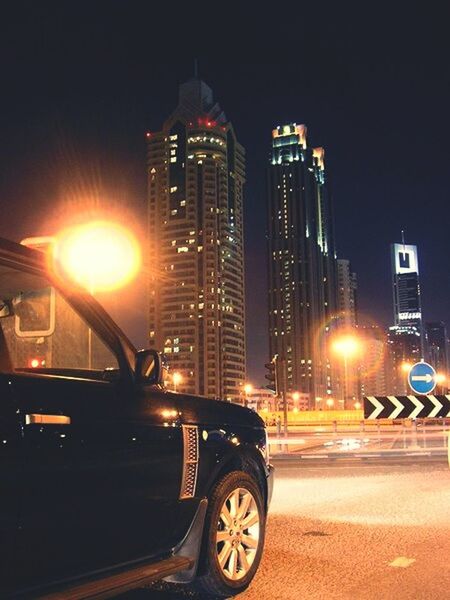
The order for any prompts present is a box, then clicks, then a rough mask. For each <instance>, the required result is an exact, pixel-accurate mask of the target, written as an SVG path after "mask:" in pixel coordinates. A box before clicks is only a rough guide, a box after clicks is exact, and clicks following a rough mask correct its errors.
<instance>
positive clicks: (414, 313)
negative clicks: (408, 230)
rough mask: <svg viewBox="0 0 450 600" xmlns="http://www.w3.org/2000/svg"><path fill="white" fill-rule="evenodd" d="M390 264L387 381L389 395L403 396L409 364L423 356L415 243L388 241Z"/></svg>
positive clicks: (405, 390) (405, 392)
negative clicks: (391, 301)
mask: <svg viewBox="0 0 450 600" xmlns="http://www.w3.org/2000/svg"><path fill="white" fill-rule="evenodd" d="M402 234H403V232H402ZM402 237H403V235H402ZM391 265H392V295H393V306H394V325H393V326H392V327H389V332H388V350H389V357H388V359H389V360H388V364H389V367H388V381H387V383H388V387H389V390H390V393H391V394H397V395H402V394H407V393H408V390H409V387H408V383H407V370H408V368H409V366H410V365H411V364H414V363H415V362H417V361H419V360H420V359H421V358H424V333H423V325H422V303H421V297H420V284H419V261H418V255H417V246H413V245H411V244H405V240H404V237H403V239H402V242H401V243H396V244H391Z"/></svg>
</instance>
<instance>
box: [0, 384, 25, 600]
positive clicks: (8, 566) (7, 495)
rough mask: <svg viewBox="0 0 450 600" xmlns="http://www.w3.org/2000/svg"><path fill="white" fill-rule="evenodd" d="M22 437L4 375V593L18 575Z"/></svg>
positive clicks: (0, 426) (0, 421)
mask: <svg viewBox="0 0 450 600" xmlns="http://www.w3.org/2000/svg"><path fill="white" fill-rule="evenodd" d="M21 442H22V439H21V432H20V426H19V418H18V415H17V412H16V407H15V406H14V404H13V401H12V397H11V394H10V390H9V385H8V379H7V377H5V376H4V375H0V482H1V484H0V539H1V544H0V595H3V594H4V593H6V590H7V589H8V587H9V586H10V585H12V582H13V580H14V577H15V575H17V570H18V564H19V562H18V553H17V535H18V525H19V514H20V500H21V499H22V490H21V483H22V469H23V461H22V443H21Z"/></svg>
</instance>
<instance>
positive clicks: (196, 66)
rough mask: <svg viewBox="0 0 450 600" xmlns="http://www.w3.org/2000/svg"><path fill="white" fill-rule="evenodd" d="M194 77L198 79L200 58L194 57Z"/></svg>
mask: <svg viewBox="0 0 450 600" xmlns="http://www.w3.org/2000/svg"><path fill="white" fill-rule="evenodd" d="M194 78H195V79H198V59H197V58H194Z"/></svg>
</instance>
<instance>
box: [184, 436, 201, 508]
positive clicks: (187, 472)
mask: <svg viewBox="0 0 450 600" xmlns="http://www.w3.org/2000/svg"><path fill="white" fill-rule="evenodd" d="M181 427H182V430H183V476H182V478H181V489H180V500H184V499H186V498H193V497H194V496H195V488H196V486H197V472H198V454H199V450H198V427H197V426H196V425H182V426H181Z"/></svg>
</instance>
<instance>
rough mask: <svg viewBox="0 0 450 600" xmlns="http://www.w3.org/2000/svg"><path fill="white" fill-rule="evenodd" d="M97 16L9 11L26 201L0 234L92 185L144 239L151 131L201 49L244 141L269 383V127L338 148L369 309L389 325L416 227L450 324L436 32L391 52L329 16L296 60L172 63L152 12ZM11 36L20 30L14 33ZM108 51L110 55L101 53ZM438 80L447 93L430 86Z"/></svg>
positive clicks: (18, 187) (306, 36)
mask: <svg viewBox="0 0 450 600" xmlns="http://www.w3.org/2000/svg"><path fill="white" fill-rule="evenodd" d="M84 16H85V15H84V13H83V11H81V10H80V11H78V12H77V11H76V10H74V11H73V13H71V14H70V21H71V23H72V25H73V33H72V30H71V29H70V28H69V29H66V30H65V34H64V38H62V36H61V34H60V27H59V22H58V19H65V18H67V19H68V18H69V16H68V14H65V13H64V10H63V9H62V8H61V9H60V10H59V11H56V12H51V11H48V12H45V11H39V10H38V9H35V8H33V7H30V8H29V10H28V13H27V17H26V18H25V17H24V16H23V15H21V14H19V13H15V12H14V11H11V14H10V15H9V20H7V23H8V25H9V33H8V32H5V35H4V36H3V38H2V42H1V43H2V47H3V49H4V55H5V56H11V51H13V50H14V49H15V48H17V47H19V45H20V44H21V45H22V49H23V52H20V53H17V52H16V53H15V59H14V60H12V61H11V64H7V65H6V68H5V72H4V76H5V86H4V87H5V90H7V93H5V94H4V95H3V97H2V100H1V102H2V113H1V114H2V115H3V118H4V124H3V136H4V137H3V139H4V143H3V146H2V166H3V169H2V179H1V181H0V195H1V198H2V201H3V202H4V203H5V204H6V203H11V201H13V202H14V207H15V211H14V213H13V214H12V218H11V220H10V221H9V222H8V223H6V222H5V221H4V222H3V223H2V224H1V225H0V233H1V235H3V236H5V237H12V238H14V239H21V238H22V237H26V236H29V235H33V234H34V235H37V234H39V233H48V232H49V230H53V229H51V227H53V226H56V225H57V224H59V218H60V217H61V216H63V217H64V218H66V217H67V213H68V212H70V211H69V210H68V209H67V206H68V205H69V206H70V208H72V207H73V204H70V203H68V201H67V196H69V197H70V198H73V197H75V196H76V194H80V193H81V195H82V196H83V198H86V197H88V196H92V195H94V196H95V198H97V199H98V198H100V200H99V201H98V203H97V205H100V207H107V208H108V209H109V207H110V206H111V205H112V206H117V205H118V204H120V201H123V202H125V203H126V205H127V207H128V210H129V212H130V214H131V216H132V217H133V219H132V220H131V222H132V223H133V225H135V224H136V226H137V228H138V231H140V232H141V233H142V230H141V229H139V227H140V219H141V220H142V214H143V212H144V211H145V202H146V177H145V141H146V140H145V132H146V131H147V130H156V129H157V128H158V126H159V125H160V123H161V121H162V119H164V117H165V116H166V115H167V114H168V112H169V110H170V109H171V108H172V107H173V104H174V103H173V97H174V94H175V91H176V85H177V81H182V80H184V79H186V78H187V77H189V75H190V74H191V73H192V70H193V68H192V64H193V60H192V58H191V57H192V56H195V55H197V56H198V58H199V69H200V74H201V76H202V77H203V78H204V79H205V80H206V81H207V82H208V83H209V84H211V86H212V87H213V88H214V90H215V91H216V93H217V96H218V97H219V98H220V99H221V102H222V103H223V105H224V106H226V107H227V112H228V113H229V114H230V115H232V120H233V123H234V125H235V127H236V130H237V131H239V137H240V141H241V142H242V144H243V145H244V146H245V147H246V149H247V200H246V207H247V210H246V213H245V215H244V217H245V221H246V222H245V225H246V227H245V230H246V234H245V235H246V247H247V256H246V271H247V305H248V306H250V307H251V310H250V311H248V314H247V325H248V350H249V352H248V353H249V377H250V378H251V379H253V380H255V382H257V381H261V380H262V379H263V367H262V366H261V365H262V364H263V362H264V360H265V358H266V356H267V354H268V343H267V339H266V338H267V335H266V331H267V317H266V306H265V297H266V280H265V279H266V275H265V257H264V251H263V248H264V244H265V239H264V238H265V214H264V211H263V210H262V209H261V207H262V206H263V204H264V194H265V181H264V177H263V175H262V173H263V168H264V167H263V165H265V164H266V161H267V157H268V155H269V152H270V131H271V130H272V129H273V127H275V126H276V125H278V124H280V123H282V122H290V121H293V120H297V122H306V123H308V126H309V128H310V129H311V130H312V131H314V140H315V142H316V143H317V145H318V146H320V145H323V146H326V148H327V170H328V173H329V176H330V179H331V180H332V188H333V194H334V203H335V206H336V230H337V248H338V254H339V256H344V257H346V258H348V259H350V260H351V262H352V267H353V269H354V271H355V272H356V273H357V274H358V283H359V290H358V292H359V294H358V300H359V308H360V314H361V315H362V318H363V319H364V318H367V320H369V322H370V321H376V322H377V323H379V324H380V325H382V326H388V325H389V324H390V323H391V320H392V318H391V315H392V302H391V294H390V283H391V282H390V273H389V244H390V243H392V241H394V240H395V239H397V237H398V232H399V231H400V229H402V228H403V229H405V231H406V237H407V239H408V240H409V239H411V240H414V242H415V243H416V244H417V246H418V247H419V248H420V252H421V285H422V291H423V294H422V298H423V312H424V319H425V320H426V321H441V320H442V321H445V322H447V323H448V322H449V321H450V303H449V298H450V282H449V278H448V277H447V272H448V269H447V264H446V256H447V255H448V237H447V226H446V223H447V222H448V217H447V215H448V201H447V186H446V180H445V177H444V176H443V174H444V173H445V171H446V164H447V153H448V150H447V147H446V144H445V140H446V139H447V137H448V136H447V133H446V128H447V122H446V121H443V120H442V119H441V118H440V117H439V114H445V110H446V108H445V107H446V106H447V97H446V94H445V93H444V92H443V90H444V89H446V88H444V85H445V77H446V75H445V73H446V70H445V68H444V65H443V60H442V56H443V53H442V52H440V51H439V38H438V37H437V36H435V35H433V36H432V38H429V39H430V40H431V42H430V43H429V44H427V45H426V48H425V50H424V51H422V52H420V53H419V52H418V50H417V49H416V44H415V36H414V35H413V34H414V31H415V30H414V28H412V29H411V38H408V40H406V41H405V39H404V38H403V40H402V46H401V47H400V45H399V44H398V43H397V42H396V37H395V35H394V33H395V31H394V30H392V29H389V31H386V30H385V29H383V40H384V43H383V45H382V46H380V44H379V43H378V42H377V40H378V39H379V30H376V31H375V26H374V29H373V30H371V29H370V30H369V31H367V28H365V29H364V28H361V32H360V33H358V32H357V31H355V29H354V28H352V29H351V30H350V29H349V28H346V25H345V23H344V20H342V22H340V21H339V20H338V21H335V23H334V25H333V27H334V28H337V29H338V30H339V35H337V34H336V30H335V29H333V28H332V27H331V25H330V23H328V22H327V20H325V21H323V22H321V31H322V33H323V35H320V36H317V35H316V34H317V28H316V29H314V27H313V26H311V28H305V31H304V32H302V40H301V43H302V47H304V59H302V60H301V61H298V60H297V58H296V56H295V55H294V54H293V55H291V56H283V58H282V59H281V58H280V59H278V58H277V57H274V56H272V57H270V58H269V57H266V56H261V57H260V58H258V59H256V58H255V57H254V56H253V55H248V56H247V55H245V53H244V55H243V56H241V60H239V61H238V62H233V61H230V60H229V58H230V57H228V58H226V59H225V58H221V57H214V58H211V57H208V56H207V54H206V53H205V52H202V51H198V49H197V48H191V46H189V45H188V46H187V47H188V51H187V53H186V56H180V54H179V53H176V54H175V53H172V54H170V53H166V54H165V55H164V57H163V55H162V53H160V52H159V50H158V47H157V46H158V43H157V40H158V39H159V40H160V41H161V40H162V34H158V33H157V32H156V33H155V34H154V35H155V37H154V38H153V46H152V52H153V54H149V52H148V48H147V42H146V36H147V35H148V29H147V23H146V21H145V19H144V18H143V19H141V20H139V19H136V14H134V15H133V18H132V20H131V19H128V17H127V16H126V15H124V14H123V13H122V12H121V11H120V10H118V9H117V7H116V8H112V9H111V10H110V11H108V14H106V15H105V14H104V13H103V12H101V11H100V10H98V9H96V8H95V7H94V8H93V9H92V11H91V13H90V19H89V24H88V23H86V20H85V18H84ZM392 18H393V20H394V21H395V17H392ZM138 21H139V22H138ZM100 23H101V24H102V29H101V35H100V30H99V35H84V36H83V35H82V33H83V32H84V31H85V32H88V30H89V32H93V31H96V29H95V28H96V27H99V25H100ZM311 23H312V22H311ZM337 23H339V25H340V27H337ZM418 23H419V21H418V22H417V25H418ZM420 25H421V27H420V31H421V35H424V29H423V27H422V21H420ZM363 29H364V33H363ZM12 31H15V32H16V34H17V32H20V33H19V34H17V37H12V35H11V32H12ZM42 31H45V32H46V40H47V41H46V44H45V45H44V44H42V40H41V37H40V32H42ZM80 32H81V33H80ZM117 32H121V35H119V36H118V35H117ZM158 36H159V37H158ZM363 38H367V42H366V43H365V41H364V39H363ZM80 39H83V40H84V42H83V44H80V43H79V40H80ZM343 40H345V44H344V43H343ZM103 47H108V48H109V52H108V53H105V52H99V49H100V48H103ZM61 48H62V49H63V50H64V52H61V51H60V49H61ZM356 50H357V51H356ZM375 55H376V60H375ZM435 89H440V93H439V94H434V93H433V94H431V93H430V90H435ZM418 123H422V124H421V125H420V126H419V125H418ZM424 148H429V151H424ZM431 149H432V150H431ZM18 174H20V177H18ZM96 202H97V200H96ZM94 204H95V203H94ZM88 208H90V207H89V206H88ZM425 217H426V218H425ZM425 221H426V222H427V223H428V225H427V226H426V227H424V222H425ZM37 230H39V231H37ZM50 232H51V231H50ZM435 289H438V290H439V293H438V294H437V293H434V290H435ZM124 293H125V292H124ZM130 307H131V304H130ZM135 338H136V339H139V330H138V329H137V330H136V332H135Z"/></svg>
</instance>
